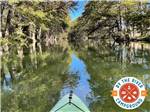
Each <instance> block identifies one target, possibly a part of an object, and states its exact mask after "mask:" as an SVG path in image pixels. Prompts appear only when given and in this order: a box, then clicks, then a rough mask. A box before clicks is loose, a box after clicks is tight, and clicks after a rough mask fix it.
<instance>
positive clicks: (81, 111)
mask: <svg viewBox="0 0 150 112" xmlns="http://www.w3.org/2000/svg"><path fill="white" fill-rule="evenodd" d="M71 97H72V98H71V101H70V100H69V98H70V94H67V95H65V96H64V97H63V98H62V99H61V100H60V101H58V103H57V104H56V105H55V106H54V107H53V108H52V110H51V111H50V112H90V111H89V109H88V108H87V106H86V105H85V104H84V103H83V102H82V101H81V100H80V98H79V97H77V96H76V95H75V94H72V96H71Z"/></svg>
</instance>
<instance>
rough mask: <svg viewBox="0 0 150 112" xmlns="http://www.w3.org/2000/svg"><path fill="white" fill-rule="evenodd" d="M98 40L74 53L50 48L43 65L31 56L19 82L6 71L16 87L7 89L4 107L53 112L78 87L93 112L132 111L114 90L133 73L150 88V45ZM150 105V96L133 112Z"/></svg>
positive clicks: (22, 111)
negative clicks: (123, 105) (34, 62)
mask: <svg viewBox="0 0 150 112" xmlns="http://www.w3.org/2000/svg"><path fill="white" fill-rule="evenodd" d="M97 44H98V45H96V43H94V44H92V46H91V45H90V44H88V45H86V46H85V47H82V48H81V49H78V50H76V52H75V53H74V54H72V55H71V56H68V54H67V55H66V53H64V52H63V53H61V52H60V51H58V52H57V51H56V50H54V51H53V52H49V51H48V52H46V53H45V54H44V53H43V55H42V56H38V57H37V62H38V64H37V68H34V67H33V66H32V64H31V62H30V61H29V59H28V58H27V59H28V60H27V59H25V61H24V63H23V64H24V65H25V66H24V68H23V69H22V70H21V74H20V75H19V74H18V73H17V74H18V75H13V76H14V77H13V79H15V80H13V81H12V79H11V76H10V75H11V74H10V73H9V72H8V71H7V70H6V73H5V77H4V78H5V79H4V81H3V87H5V88H6V87H12V84H13V90H14V92H12V93H11V94H5V92H3V91H2V95H1V96H2V101H3V102H2V111H3V112H17V111H19V112H48V111H49V110H50V109H51V108H52V107H53V106H54V105H55V104H56V102H57V101H58V100H59V99H60V98H61V97H62V96H64V95H65V94H67V93H68V92H70V90H73V91H74V93H75V94H77V95H78V96H79V97H80V98H81V99H82V101H83V102H84V103H85V104H86V105H87V106H89V108H90V110H91V112H126V111H124V110H122V109H121V108H119V107H118V106H117V105H116V104H115V103H114V101H113V98H112V97H111V96H110V94H111V93H110V91H111V90H112V88H113V85H114V84H115V83H116V81H117V80H119V79H120V78H122V77H124V76H133V77H136V78H138V79H140V80H141V81H142V82H143V83H144V84H145V86H146V88H147V89H148V91H149V92H150V44H145V43H131V44H129V45H114V46H110V45H108V46H107V44H104V43H103V44H99V43H97ZM70 58H71V61H69V62H70V63H69V64H68V59H69V60H70ZM66 71H67V72H66ZM8 73H9V74H8ZM17 77H18V78H17ZM149 105H150V95H149V96H148V97H146V100H145V101H144V103H143V105H142V106H141V107H140V108H138V109H136V110H133V111H132V112H149V110H150V107H149Z"/></svg>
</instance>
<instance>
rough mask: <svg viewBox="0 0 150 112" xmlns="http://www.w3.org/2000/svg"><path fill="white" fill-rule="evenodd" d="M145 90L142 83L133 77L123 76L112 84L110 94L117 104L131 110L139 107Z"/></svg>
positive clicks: (145, 93) (145, 92)
mask: <svg viewBox="0 0 150 112" xmlns="http://www.w3.org/2000/svg"><path fill="white" fill-rule="evenodd" d="M146 95H147V91H146V90H145V86H144V85H143V83H142V82H141V81H140V80H138V79H137V78H134V77H124V78H122V79H120V80H119V81H118V82H117V83H116V84H115V86H114V88H113V91H112V96H113V99H114V101H115V102H116V104H117V105H118V106H120V107H121V108H123V109H127V110H132V109H135V108H137V107H139V106H140V105H141V104H142V103H143V102H144V99H145V96H146Z"/></svg>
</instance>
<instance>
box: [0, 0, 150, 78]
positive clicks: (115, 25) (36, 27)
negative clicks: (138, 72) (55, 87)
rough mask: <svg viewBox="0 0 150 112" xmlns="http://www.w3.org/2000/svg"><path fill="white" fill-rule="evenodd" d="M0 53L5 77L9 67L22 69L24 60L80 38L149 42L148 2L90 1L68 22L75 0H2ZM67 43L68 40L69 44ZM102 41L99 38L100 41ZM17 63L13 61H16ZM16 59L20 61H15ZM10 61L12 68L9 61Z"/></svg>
mask: <svg viewBox="0 0 150 112" xmlns="http://www.w3.org/2000/svg"><path fill="white" fill-rule="evenodd" d="M0 6H1V18H0V20H1V21H0V24H1V29H0V36H1V39H0V43H1V46H0V55H1V60H2V65H1V73H2V76H3V77H4V76H5V74H6V73H7V72H9V71H10V70H9V69H11V71H12V68H17V66H19V68H24V65H23V59H24V57H25V56H30V57H31V62H32V63H34V64H36V63H37V62H36V60H35V59H34V57H36V55H37V54H41V55H42V53H43V52H45V51H47V50H48V49H50V48H52V47H54V46H55V47H57V46H65V48H64V49H63V50H62V51H67V50H68V49H69V47H68V46H69V44H72V43H74V42H75V43H78V44H82V42H83V41H88V40H95V41H97V40H98V39H102V40H106V41H107V40H112V41H114V42H116V43H128V42H131V41H134V42H137V41H145V42H150V3H148V2H140V1H138V2H137V1H128V0H125V1H122V2H117V1H109V2H108V1H105V0H103V1H89V2H88V3H87V4H86V6H85V11H84V12H83V14H82V16H81V17H79V18H78V19H77V20H76V21H71V18H70V17H69V11H74V10H76V6H77V1H76V2H75V1H46V2H45V1H36V2H35V1H18V2H12V0H8V1H1V2H0ZM68 42H69V43H68ZM100 42H101V41H100ZM12 60H16V61H17V63H19V64H18V65H17V64H13V63H15V62H16V61H12ZM18 60H19V61H18ZM10 62H11V67H10V68H9V69H5V68H8V64H9V63H10Z"/></svg>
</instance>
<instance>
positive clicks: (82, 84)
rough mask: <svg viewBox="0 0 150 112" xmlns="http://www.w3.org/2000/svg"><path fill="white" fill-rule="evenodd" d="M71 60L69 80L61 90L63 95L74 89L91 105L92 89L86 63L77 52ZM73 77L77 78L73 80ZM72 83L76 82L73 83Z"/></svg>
mask: <svg viewBox="0 0 150 112" xmlns="http://www.w3.org/2000/svg"><path fill="white" fill-rule="evenodd" d="M71 60H72V61H71V63H70V65H69V68H68V73H69V76H68V80H67V82H66V83H65V85H64V88H63V90H62V91H61V96H64V95H65V94H67V93H69V92H70V90H73V92H74V93H75V94H76V95H77V96H79V97H80V98H81V99H82V101H83V102H84V103H85V104H86V105H89V104H90V102H91V98H92V90H91V87H90V85H89V80H90V75H89V73H88V71H87V68H86V65H85V63H84V62H83V61H82V60H81V59H79V58H78V57H77V56H76V55H75V54H72V55H71ZM73 78H75V80H73ZM73 81H74V82H73ZM68 82H69V84H68ZM72 83H75V84H74V85H73V84H72Z"/></svg>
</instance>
